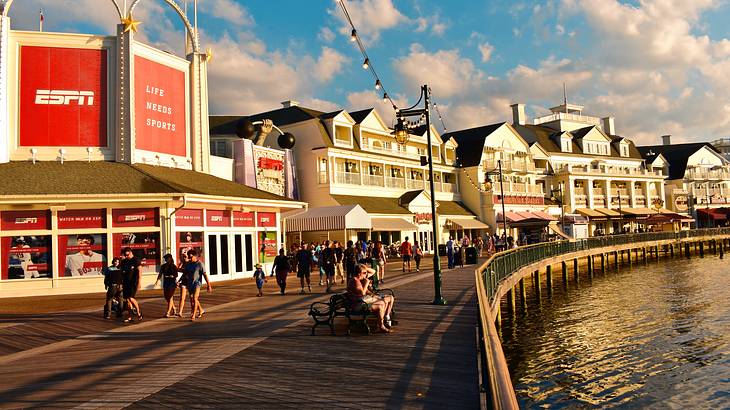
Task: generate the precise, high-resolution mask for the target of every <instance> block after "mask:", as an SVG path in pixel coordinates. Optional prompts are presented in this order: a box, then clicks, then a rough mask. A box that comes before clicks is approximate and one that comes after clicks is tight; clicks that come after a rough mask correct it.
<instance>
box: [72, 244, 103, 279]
mask: <svg viewBox="0 0 730 410" xmlns="http://www.w3.org/2000/svg"><path fill="white" fill-rule="evenodd" d="M94 242H95V241H94V237H93V236H92V235H88V234H82V235H78V236H76V243H77V244H78V248H79V251H78V253H74V254H71V255H68V256H66V269H65V270H66V276H91V275H101V272H102V269H104V255H102V254H100V253H96V252H94V251H93V250H92V249H91V247H92V246H93V245H94Z"/></svg>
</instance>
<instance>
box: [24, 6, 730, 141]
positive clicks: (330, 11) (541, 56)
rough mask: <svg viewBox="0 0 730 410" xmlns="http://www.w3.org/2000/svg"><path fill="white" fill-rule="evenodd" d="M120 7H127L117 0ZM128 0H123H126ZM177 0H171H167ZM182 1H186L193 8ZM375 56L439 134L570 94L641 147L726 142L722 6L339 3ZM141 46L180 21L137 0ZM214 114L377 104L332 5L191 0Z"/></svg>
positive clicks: (75, 24)
mask: <svg viewBox="0 0 730 410" xmlns="http://www.w3.org/2000/svg"><path fill="white" fill-rule="evenodd" d="M119 1H120V3H122V2H123V0H119ZM110 2H111V0H16V2H15V3H16V4H15V5H14V6H13V9H12V10H11V13H10V16H11V18H12V19H13V20H12V25H13V28H16V29H36V28H37V14H38V8H39V7H43V8H44V11H45V15H46V30H47V31H77V32H90V33H111V32H113V30H114V24H115V23H116V17H115V15H114V12H113V8H112V7H111V5H110V4H111V3H110ZM130 2H131V1H130ZM178 3H183V1H182V0H178ZM190 3H192V1H191V2H190ZM346 4H347V6H348V9H349V10H350V14H351V15H352V17H353V19H354V20H355V23H356V26H357V28H358V32H359V33H360V35H361V36H362V38H363V40H364V42H365V44H366V47H367V49H368V52H369V54H370V57H371V60H372V62H373V64H374V65H375V67H376V69H377V71H378V73H379V74H380V76H381V78H382V80H383V83H384V85H385V86H386V88H387V89H388V92H389V93H390V94H391V96H393V97H395V99H396V101H397V102H398V104H400V105H405V104H406V103H409V102H413V101H414V99H415V98H417V93H418V86H419V85H420V84H423V83H428V84H429V85H430V86H431V88H432V89H433V92H434V97H435V100H436V101H437V102H438V104H439V106H440V107H441V108H442V109H443V114H444V118H445V120H446V125H447V127H448V128H449V129H459V128H464V127H470V126H477V125H483V124H488V123H493V122H498V121H509V120H511V112H510V109H509V104H511V103H515V102H521V103H525V104H527V108H528V109H527V111H528V116H530V117H534V116H537V115H541V114H544V113H545V112H546V109H547V108H548V107H550V106H552V105H556V104H558V103H560V102H561V99H562V83H563V82H565V83H566V84H567V88H568V97H569V100H570V101H571V102H573V103H577V104H581V105H584V106H585V111H584V112H585V113H586V114H588V115H595V116H601V117H603V116H609V115H611V116H614V117H616V127H617V131H618V133H619V134H621V135H625V136H628V137H631V138H634V139H636V140H637V141H638V142H639V143H644V144H646V143H658V141H659V136H660V135H663V134H672V135H674V136H675V138H674V141H701V140H709V139H713V138H718V137H724V136H727V134H728V129H730V128H729V127H730V101H729V98H728V96H730V76H727V75H726V73H728V72H730V41H729V40H727V38H728V37H730V34H729V33H728V25H727V24H726V21H727V20H728V17H730V6H729V5H728V4H727V1H725V0H693V1H677V0H642V1H619V0H547V1H501V0H500V1H467V0H449V1H436V0H402V1H393V0H349V1H348V0H346ZM135 17H137V19H139V20H141V21H143V24H142V25H141V32H140V33H139V34H138V35H137V39H139V40H141V41H145V42H148V43H151V44H153V45H155V46H158V47H160V48H163V49H166V50H170V51H174V52H177V53H181V51H182V48H183V41H182V38H183V37H182V24H181V23H180V22H179V19H178V18H177V17H176V16H175V15H174V13H173V12H171V10H170V9H169V8H168V7H167V6H165V5H164V4H163V2H162V1H161V0H141V2H140V4H139V6H138V8H137V12H136V16H135ZM199 26H200V29H201V33H202V39H203V41H202V42H203V47H204V48H207V47H210V48H211V49H212V50H213V52H214V60H213V61H212V63H211V65H210V67H209V78H210V85H211V89H210V93H209V95H210V99H211V102H210V105H211V112H212V113H221V114H251V113H256V112H260V111H264V110H268V109H272V108H276V107H277V106H278V103H279V102H280V101H283V100H288V99H293V100H298V101H301V102H302V103H303V105H307V106H310V107H313V108H319V109H323V110H334V109H336V108H346V109H362V108H367V107H370V106H376V107H378V109H379V110H380V111H381V114H382V115H383V117H384V118H385V119H386V121H388V120H391V119H392V111H391V110H390V109H389V108H388V107H387V106H385V105H383V104H382V103H381V102H380V98H379V96H378V93H376V92H375V90H374V87H373V79H372V77H370V75H369V74H368V72H367V71H365V70H363V69H362V68H361V67H360V65H361V63H362V58H361V57H360V54H359V52H358V51H357V49H356V48H355V47H354V46H353V44H352V43H350V42H349V41H348V37H349V34H348V33H349V29H347V27H346V26H345V23H344V20H343V15H342V13H341V11H340V9H339V7H338V5H337V3H336V2H335V1H334V0H306V1H303V0H298V1H295V0H275V1H261V0H248V1H244V0H200V1H199Z"/></svg>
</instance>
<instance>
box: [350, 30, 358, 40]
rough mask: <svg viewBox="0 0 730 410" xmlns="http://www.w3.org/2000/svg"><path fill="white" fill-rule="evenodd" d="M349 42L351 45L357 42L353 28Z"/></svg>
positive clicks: (355, 31)
mask: <svg viewBox="0 0 730 410" xmlns="http://www.w3.org/2000/svg"><path fill="white" fill-rule="evenodd" d="M350 41H352V42H353V43H354V42H356V41H357V30H355V29H354V28H353V29H352V33H351V34H350Z"/></svg>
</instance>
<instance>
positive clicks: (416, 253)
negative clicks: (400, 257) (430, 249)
mask: <svg viewBox="0 0 730 410" xmlns="http://www.w3.org/2000/svg"><path fill="white" fill-rule="evenodd" d="M421 258H423V250H422V249H421V245H419V244H418V241H413V260H414V261H415V262H416V272H420V271H421Z"/></svg>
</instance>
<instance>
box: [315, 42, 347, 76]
mask: <svg viewBox="0 0 730 410" xmlns="http://www.w3.org/2000/svg"><path fill="white" fill-rule="evenodd" d="M347 61H349V59H348V58H347V57H345V56H343V55H342V54H340V53H339V52H337V51H335V50H334V49H332V48H329V47H322V54H321V55H320V56H319V59H317V63H316V65H315V67H314V73H315V80H316V81H318V82H321V83H326V82H328V81H330V80H332V78H333V77H334V76H335V75H336V74H338V73H339V72H340V71H342V66H343V64H345V63H346V62H347Z"/></svg>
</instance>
